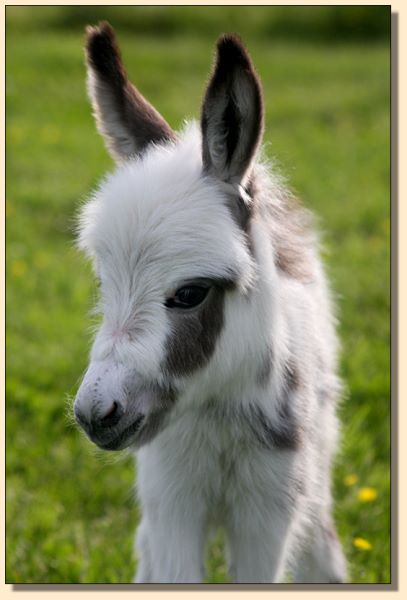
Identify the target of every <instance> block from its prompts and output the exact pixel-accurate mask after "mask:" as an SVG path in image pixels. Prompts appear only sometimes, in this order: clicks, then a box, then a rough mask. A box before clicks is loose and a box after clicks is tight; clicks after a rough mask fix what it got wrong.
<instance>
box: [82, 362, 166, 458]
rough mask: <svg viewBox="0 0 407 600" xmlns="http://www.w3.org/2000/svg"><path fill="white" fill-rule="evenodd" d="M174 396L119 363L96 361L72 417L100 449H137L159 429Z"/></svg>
mask: <svg viewBox="0 0 407 600" xmlns="http://www.w3.org/2000/svg"><path fill="white" fill-rule="evenodd" d="M173 403H174V393H173V392H172V391H170V390H164V389H163V388H162V387H160V386H158V385H157V384H152V383H151V382H150V383H148V384H147V383H146V382H143V381H142V380H141V378H140V377H139V376H137V375H135V374H134V372H131V371H130V370H129V369H127V368H126V367H124V366H123V365H121V364H117V363H112V362H107V361H95V362H93V363H91V365H90V366H89V368H88V370H87V372H86V374H85V376H84V378H83V381H82V384H81V386H80V388H79V390H78V393H77V395H76V399H75V403H74V414H75V418H76V420H77V422H78V423H79V425H80V426H81V427H82V429H83V430H84V431H85V433H86V435H87V436H88V437H89V438H90V439H91V440H92V442H94V443H95V444H96V445H97V446H99V447H100V448H102V449H103V450H122V449H124V448H126V447H128V446H130V445H133V444H134V445H136V446H140V445H142V444H144V443H146V442H147V441H149V440H150V439H151V438H152V437H154V436H155V435H156V434H157V433H158V432H159V431H160V430H161V428H162V426H163V423H164V420H165V419H164V417H165V415H166V414H167V413H168V412H169V408H170V407H171V406H172V405H173Z"/></svg>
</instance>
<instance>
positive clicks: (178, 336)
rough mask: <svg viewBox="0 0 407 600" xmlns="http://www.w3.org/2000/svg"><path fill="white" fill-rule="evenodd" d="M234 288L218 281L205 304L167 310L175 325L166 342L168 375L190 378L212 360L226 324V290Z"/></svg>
mask: <svg viewBox="0 0 407 600" xmlns="http://www.w3.org/2000/svg"><path fill="white" fill-rule="evenodd" d="M234 285H235V283H234V282H232V281H229V280H224V281H219V282H216V284H215V285H213V287H212V288H211V289H210V291H209V293H208V296H207V297H206V299H205V300H204V301H203V303H202V305H200V306H197V307H196V308H193V309H185V310H183V309H167V310H168V315H169V318H170V320H171V326H172V333H171V334H170V335H169V337H168V339H167V342H166V345H167V355H166V359H165V368H166V370H167V371H168V373H169V374H171V375H188V374H189V373H192V372H194V371H196V370H197V369H199V368H200V367H203V366H204V365H205V364H206V363H207V362H208V361H209V359H210V357H211V356H212V354H213V352H214V350H215V346H216V341H217V339H218V338H219V336H220V333H221V331H222V328H223V324H224V301H225V294H226V290H227V289H230V288H232V287H234Z"/></svg>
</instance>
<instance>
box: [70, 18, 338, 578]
mask: <svg viewBox="0 0 407 600" xmlns="http://www.w3.org/2000/svg"><path fill="white" fill-rule="evenodd" d="M107 27H108V26H107V25H104V26H102V27H101V28H100V29H99V28H98V29H94V30H92V31H91V33H90V34H89V36H90V40H91V41H92V40H93V39H94V38H95V37H96V36H97V35H99V36H101V37H102V38H103V37H104V40H105V41H106V39H108V41H109V42H111V39H112V33H111V30H109V29H107ZM92 36H93V37H92ZM102 41H103V39H102ZM233 43H236V44H237V42H233ZM89 44H90V42H89ZM219 48H220V47H219ZM113 50H114V49H113ZM113 50H112V52H113ZM239 50H240V51H241V49H240V47H239ZM88 52H89V53H90V59H89V58H88V61H89V63H90V67H89V68H90V71H91V76H92V81H93V84H90V86H91V89H90V94H91V97H92V100H93V103H94V108H95V111H97V110H98V100H97V94H96V92H95V87H94V86H95V85H96V84H95V81H96V82H98V83H97V85H98V86H99V87H98V89H99V92H98V93H103V86H105V87H106V86H108V78H106V77H104V78H103V77H102V76H101V75H100V73H99V72H98V68H97V56H95V55H93V54H92V52H93V50H92V48H91V47H90V49H89V48H88ZM221 52H222V50H221V48H220V49H219V53H221ZM114 58H115V59H117V60H118V58H117V54H116V55H115V56H114ZM229 58H230V57H229ZM221 60H222V57H221V58H220V59H219V61H220V62H221ZM236 60H237V59H236ZM239 60H242V59H241V57H240V58H239ZM232 63H233V61H232ZM95 65H96V66H95ZM119 66H120V67H121V65H119ZM230 68H231V69H232V70H233V68H235V67H234V66H233V64H232V66H231V67H230ZM237 68H238V67H236V69H237ZM218 69H220V67H219V66H218ZM101 72H102V71H101ZM216 73H217V71H216V70H215V75H216ZM218 75H219V74H218ZM98 76H99V79H98ZM216 76H217V75H216ZM243 76H244V75H242V74H241V73H240V72H239V73H238V76H236V80H239V77H240V78H242V77H243ZM219 77H220V76H219ZM251 81H252V80H251V79H250V78H249V79H248V80H247V81H246V79H244V85H240V87H239V89H241V90H243V92H242V93H243V94H244V98H243V99H242V101H241V104H240V105H239V94H238V93H237V92H236V90H235V91H234V92H233V93H234V96H235V98H236V105H237V107H238V108H239V107H240V109H241V108H242V106H243V105H244V104H245V103H246V104H248V103H249V104H250V105H251V103H252V100H251V93H252V91H251V85H252V83H251ZM241 82H242V79H240V83H241ZM92 85H93V87H92ZM126 85H127V80H126ZM233 85H234V83H233V82H232V86H233ZM246 88H247V89H246ZM100 90H102V92H100ZM253 94H254V92H253ZM218 95H219V94H218ZM208 97H209V95H208ZM110 102H111V106H110V109H109V106H108V105H107V104H106V102H105V104H104V107H103V110H104V112H105V113H106V112H109V110H111V112H112V115H111V119H110V121H109V123H110V125H109V124H107V125H106V120H105V121H104V131H103V133H104V135H105V136H106V137H109V136H114V135H115V134H114V121H115V119H116V120H119V119H121V118H122V117H121V116H120V115H119V113H118V112H117V110H118V109H115V100H114V99H113V100H111V101H110ZM205 106H206V110H207V111H208V113H210V108H211V106H210V104H209V101H207V104H206V105H205ZM217 107H218V110H219V114H220V113H221V112H222V111H223V108H222V106H220V105H217ZM136 108H137V107H136ZM136 108H135V110H136ZM115 110H116V113H117V114H116V113H115ZM247 110H249V109H246V113H247ZM243 112H244V111H243ZM254 114H255V112H253V115H254ZM100 118H101V116H100V114H99V119H100ZM219 118H220V117H219V115H217V116H216V118H214V121H212V122H211V126H210V127H208V128H207V130H206V131H205V130H203V133H202V129H201V128H200V127H199V125H198V124H196V123H191V124H189V125H188V126H186V127H185V128H184V130H183V131H182V132H180V133H179V134H177V136H175V134H174V137H172V135H171V136H169V135H168V131H167V130H166V131H165V132H163V141H162V142H160V141H159V140H158V139H157V140H153V142H154V143H150V144H146V146H145V147H144V146H143V143H142V142H140V140H137V141H136V142H134V144H133V146H131V152H129V154H130V156H127V155H126V151H124V152H123V155H122V156H121V160H122V164H119V166H118V167H117V169H116V170H115V171H114V172H113V173H112V174H110V175H108V176H107V177H106V178H105V179H104V181H103V182H102V183H101V185H100V186H99V188H98V189H97V191H96V192H95V193H94V194H93V197H92V198H91V199H90V201H89V202H88V203H87V204H86V205H85V206H84V208H83V210H82V213H81V220H80V233H79V244H80V246H81V247H82V248H83V249H84V250H85V251H86V252H87V253H88V254H89V255H90V256H91V258H92V260H93V261H94V265H95V271H96V273H97V276H98V277H99V279H100V281H101V310H102V313H103V323H102V325H101V327H100V330H99V332H98V334H97V336H96V339H95V342H94V345H93V349H92V353H91V361H90V366H89V369H88V372H87V374H86V375H85V378H84V382H83V383H82V386H81V388H80V390H79V392H78V396H77V399H76V403H75V412H76V414H77V417H78V420H79V422H80V424H81V425H82V426H83V427H84V428H85V430H86V432H87V433H88V435H89V436H90V437H91V439H93V440H94V441H95V442H96V443H98V445H100V446H101V447H106V448H109V447H110V448H111V449H120V448H122V447H126V446H129V447H131V446H134V447H137V448H138V449H137V453H136V456H137V489H138V496H139V500H140V506H141V511H142V520H141V523H140V525H139V528H138V532H137V544H136V549H137V554H138V571H137V576H136V581H137V582H139V583H151V582H159V583H175V582H179V583H197V582H202V580H203V577H204V567H203V565H204V558H205V554H204V553H205V547H206V545H207V543H208V540H209V539H210V536H211V534H212V533H213V532H214V531H216V529H217V528H219V527H222V529H223V530H224V532H225V538H226V542H227V552H228V560H229V572H230V577H231V579H232V581H234V582H239V583H266V582H278V581H282V580H284V578H285V577H286V576H287V575H288V574H290V575H291V577H292V579H293V581H295V582H305V583H306V582H320V583H324V582H343V581H344V580H345V578H346V569H345V561H344V558H343V554H342V550H341V548H340V544H339V542H338V539H337V536H336V533H335V527H334V524H333V520H332V515H331V511H332V499H331V491H330V468H331V460H332V456H333V453H334V451H335V448H336V444H337V437H338V423H337V418H336V414H335V402H336V398H337V396H338V393H339V391H340V385H339V381H338V379H337V376H336V369H337V365H336V360H337V359H336V355H337V343H336V336H335V331H334V319H333V316H332V308H331V302H330V295H329V291H328V286H327V282H326V279H325V275H324V272H323V268H322V264H321V261H320V258H319V256H318V251H317V245H316V241H315V239H314V235H313V233H312V230H309V229H308V230H307V229H306V228H305V229H304V231H303V232H301V233H298V231H296V232H294V233H293V234H292V235H293V236H297V237H296V239H294V240H292V241H291V242H290V243H292V244H293V245H297V246H298V248H297V250H299V253H300V254H301V256H302V261H303V264H302V265H301V264H300V265H299V267H298V268H299V270H300V271H301V269H302V271H303V272H302V275H301V273H299V274H297V276H293V275H292V273H290V272H289V271H290V270H289V268H286V269H284V268H281V267H280V266H279V260H277V255H278V252H280V253H281V252H282V253H284V243H282V241H281V240H283V241H284V240H285V239H286V238H289V237H290V223H287V219H289V215H290V212H289V211H288V212H287V213H286V212H285V204H284V203H285V191H284V187H283V186H282V185H281V183H280V181H279V180H278V178H277V177H276V176H275V175H273V169H272V167H271V166H270V165H267V164H266V163H264V162H262V161H260V159H259V158H258V152H257V153H256V147H257V142H256V144H254V145H253V144H252V147H251V148H249V149H248V151H247V152H245V148H246V146H247V144H249V142H248V141H247V140H249V138H250V136H251V135H252V134H251V131H249V130H248V129H246V131H245V135H242V136H241V138H240V141H238V153H240V155H241V156H240V158H238V159H237V158H236V156H237V154H236V153H235V155H234V156H233V157H232V159H231V160H229V159H228V160H226V159H225V157H224V156H223V153H224V152H225V147H224V143H223V142H222V140H223V139H224V136H225V135H226V134H225V133H222V135H221V136H220V137H219V139H216V140H214V139H213V136H215V135H216V127H215V125H216V121H217V120H219ZM253 118H254V117H253ZM112 123H113V125H112ZM109 127H110V130H109V131H107V129H108V128H109ZM123 129H124V126H123V123H121V124H120V127H119V135H118V142H117V143H116V145H115V156H117V148H119V149H120V143H121V141H122V140H123ZM260 129H261V126H259V129H258V131H259V133H258V135H260ZM211 131H212V133H211ZM164 133H165V135H164ZM205 136H212V138H211V140H212V141H210V143H209V144H208V148H209V153H210V158H211V160H212V167H213V168H212V170H211V169H207V170H206V172H205V156H204V158H203V157H202V147H203V145H205V139H203V138H205ZM168 137H171V139H168ZM245 140H246V141H245ZM108 141H109V140H108ZM222 144H223V145H222ZM121 147H122V148H128V147H129V143H128V142H127V141H126V142H125V143H123V145H122V146H121ZM229 147H230V146H229ZM135 148H136V149H137V148H140V151H139V152H138V154H137V153H136V152H135ZM211 148H212V150H211ZM248 153H251V156H247V157H246V154H248ZM217 155H218V156H219V157H221V158H222V157H223V158H222V161H223V162H222V165H221V166H220V167H219V169H218V170H217V172H216V173H215V171H216V165H217V164H220V163H216V160H217V159H216V156H217ZM242 157H243V158H242ZM228 165H232V166H231V167H230V169H231V172H230V173H229V176H228V173H226V171H227V169H228V168H229V167H228ZM232 171H233V173H232ZM249 178H250V181H251V182H254V186H255V190H256V191H255V192H253V193H252V194H251V193H250V190H249V185H248V183H247V182H248V180H249ZM236 195H238V196H239V197H240V199H241V201H243V202H244V203H246V204H245V206H246V207H247V206H249V207H250V206H251V205H255V208H254V210H253V212H251V214H250V218H249V221H248V224H247V226H246V227H243V228H242V227H241V226H240V225H239V223H238V221H237V220H236V218H235V217H234V215H233V210H231V209H230V202H231V201H232V202H233V197H235V196H236ZM231 198H232V200H231ZM242 199H243V200H242ZM296 210H297V209H296ZM279 214H281V215H283V217H282V218H281V219H280V220H278V219H277V220H275V221H274V222H272V223H271V220H272V219H273V215H279ZM299 214H302V213H300V212H295V211H294V212H293V213H292V217H293V219H294V218H298V215H299ZM285 227H287V231H286V230H285ZM281 248H282V249H281ZM294 254H295V253H294ZM280 258H281V257H280ZM283 258H284V257H283ZM300 262H301V261H300ZM231 274H233V279H234V283H233V286H232V287H231V289H229V288H228V289H227V290H226V291H224V292H222V294H224V295H223V296H222V297H223V298H224V300H223V304H222V306H221V308H220V309H219V310H220V311H221V313H222V326H220V327H219V330H218V331H217V332H216V336H215V337H216V341H215V343H214V347H213V349H211V351H210V356H209V355H208V357H207V359H206V360H205V361H204V363H203V364H201V363H200V364H199V366H197V368H194V369H188V370H187V372H183V370H182V364H179V365H178V367H177V368H178V370H176V372H174V371H171V369H170V368H169V367H168V366H165V365H168V363H167V362H166V356H167V354H168V352H169V351H170V349H169V346H171V344H172V343H174V344H175V345H176V344H178V343H179V339H178V340H175V339H174V336H175V338H176V337H177V336H178V338H179V336H182V335H188V334H185V329H184V328H183V325H182V323H181V325H180V319H181V320H182V318H183V314H181V316H177V317H176V318H174V316H173V315H174V313H173V312H172V311H171V309H169V308H168V307H167V306H166V304H165V301H166V298H168V297H172V296H173V295H174V293H175V292H176V290H177V289H179V288H180V286H182V285H183V284H184V282H188V281H190V280H194V279H195V278H197V277H199V278H205V280H209V281H223V280H225V279H228V278H230V277H231ZM209 293H212V292H209ZM213 293H215V292H213ZM204 302H209V300H204ZM189 310H197V309H189ZM181 313H182V311H181ZM214 335H215V334H214ZM196 341H197V343H199V335H198V334H197V340H196ZM185 343H188V344H189V343H191V340H185ZM181 344H182V339H181ZM156 390H159V392H157V391H156ZM169 390H171V393H170V391H169ZM167 392H168V398H171V401H170V400H168V398H167V395H166V394H167ZM113 401H114V404H113V405H112V402H113ZM112 406H113V407H112ZM117 406H119V407H120V410H121V411H122V412H121V413H120V417H121V419H122V421H120V420H119V421H117V419H119V415H118V414H117V410H116V409H117ZM115 410H116V412H115ZM154 411H155V412H154ZM164 413H165V417H163V420H162V421H161V420H160V421H159V423H160V425H157V426H156V430H154V434H152V433H151V434H149V437H148V439H147V438H146V441H145V443H144V441H142V439H141V438H139V437H138V436H141V435H142V434H143V427H144V425H142V426H141V429H137V428H133V429H134V431H133V429H131V433H130V434H128V436H127V433H126V436H127V437H124V434H123V433H122V431H123V428H124V426H123V427H122V428H121V429H120V427H121V425H120V423H121V422H126V426H127V424H128V423H132V424H133V423H134V422H135V421H136V420H137V422H138V419H140V421H141V422H142V423H147V422H148V419H149V418H150V415H151V414H154V415H155V414H157V415H158V414H160V415H161V414H164ZM95 415H96V416H95ZM128 415H130V416H128ZM139 415H141V416H139ZM113 417H115V420H114V421H112V420H110V421H109V419H112V418H113ZM116 417H117V419H116ZM106 418H107V420H106ZM160 418H161V417H160ZM126 419H127V420H126ZM143 419H144V420H143ZM100 422H103V429H102V428H101V427H100ZM98 424H99V425H98ZM98 427H99V428H98ZM137 427H138V426H137ZM146 427H147V426H146ZM125 431H126V432H127V431H128V430H127V429H126V430H125ZM129 431H130V430H129ZM111 432H114V433H115V435H116V434H118V433H120V443H119V442H116V441H115V440H116V438H114V436H113V433H111ZM140 432H141V433H140ZM117 439H118V438H117ZM112 440H113V441H112ZM109 444H110V446H109ZM113 446H114V447H113Z"/></svg>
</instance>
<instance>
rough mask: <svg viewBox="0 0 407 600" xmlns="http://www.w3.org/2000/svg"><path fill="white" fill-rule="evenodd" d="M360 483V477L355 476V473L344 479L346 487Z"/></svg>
mask: <svg viewBox="0 0 407 600" xmlns="http://www.w3.org/2000/svg"><path fill="white" fill-rule="evenodd" d="M358 481H359V477H358V476H357V475H355V474H354V473H352V474H351V475H346V477H344V479H343V483H344V484H345V485H347V486H348V487H351V486H352V485H355V483H357V482H358Z"/></svg>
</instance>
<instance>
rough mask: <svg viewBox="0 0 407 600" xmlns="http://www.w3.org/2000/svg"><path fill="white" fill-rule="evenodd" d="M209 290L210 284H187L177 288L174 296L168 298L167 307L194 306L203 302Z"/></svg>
mask: <svg viewBox="0 0 407 600" xmlns="http://www.w3.org/2000/svg"><path fill="white" fill-rule="evenodd" d="M208 292H209V286H201V285H186V286H184V287H182V288H180V289H179V290H177V291H176V292H175V294H174V296H173V297H172V298H167V300H166V301H165V306H166V307H167V308H193V307H194V306H198V304H201V302H203V301H204V300H205V298H206V296H207V294H208Z"/></svg>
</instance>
